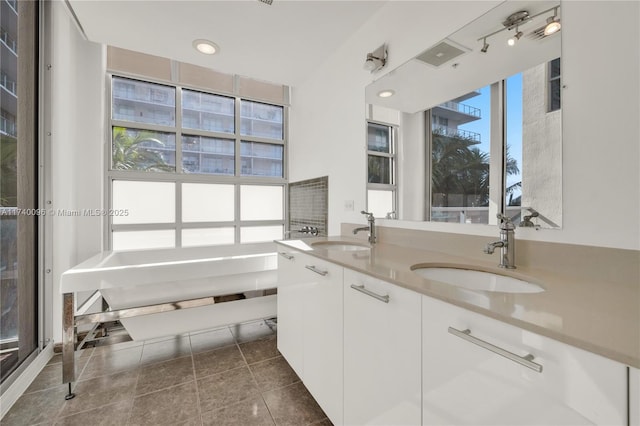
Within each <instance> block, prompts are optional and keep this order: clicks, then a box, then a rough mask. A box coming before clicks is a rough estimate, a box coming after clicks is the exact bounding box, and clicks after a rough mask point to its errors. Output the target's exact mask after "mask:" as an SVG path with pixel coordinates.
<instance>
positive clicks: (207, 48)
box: [193, 38, 220, 55]
mask: <svg viewBox="0 0 640 426" xmlns="http://www.w3.org/2000/svg"><path fill="white" fill-rule="evenodd" d="M193 47H194V48H195V49H196V50H197V51H198V52H200V53H204V54H205V55H213V54H215V53H216V52H218V50H220V48H219V47H218V45H217V44H215V43H214V42H212V41H209V40H205V39H202V38H199V39H197V40H193Z"/></svg>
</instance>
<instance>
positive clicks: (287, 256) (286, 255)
mask: <svg viewBox="0 0 640 426" xmlns="http://www.w3.org/2000/svg"><path fill="white" fill-rule="evenodd" d="M278 254H279V255H280V256H282V257H284V258H285V259H287V260H292V259H293V256H292V255H290V254H287V253H284V252H281V251H280V252H278Z"/></svg>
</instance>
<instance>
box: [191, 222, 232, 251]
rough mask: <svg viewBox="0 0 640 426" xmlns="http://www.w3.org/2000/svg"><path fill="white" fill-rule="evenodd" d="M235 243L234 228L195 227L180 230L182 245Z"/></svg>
mask: <svg viewBox="0 0 640 426" xmlns="http://www.w3.org/2000/svg"><path fill="white" fill-rule="evenodd" d="M233 243H235V229H234V228H233V227H231V228H197V229H183V230H182V247H195V246H215V245H222V244H233Z"/></svg>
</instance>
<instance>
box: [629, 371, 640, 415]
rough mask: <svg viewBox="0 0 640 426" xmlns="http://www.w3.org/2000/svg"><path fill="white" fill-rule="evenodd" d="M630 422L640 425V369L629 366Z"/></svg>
mask: <svg viewBox="0 0 640 426" xmlns="http://www.w3.org/2000/svg"><path fill="white" fill-rule="evenodd" d="M629 424H630V425H631V426H640V370H638V369H637V368H629Z"/></svg>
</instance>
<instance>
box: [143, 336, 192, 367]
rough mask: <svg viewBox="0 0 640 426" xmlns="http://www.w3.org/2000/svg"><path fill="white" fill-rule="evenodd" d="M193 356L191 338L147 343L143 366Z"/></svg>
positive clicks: (144, 349)
mask: <svg viewBox="0 0 640 426" xmlns="http://www.w3.org/2000/svg"><path fill="white" fill-rule="evenodd" d="M186 355H191V343H190V341H189V336H181V337H177V338H174V339H168V340H163V341H160V342H155V343H147V342H145V344H144V347H143V348H142V359H141V361H140V362H141V363H142V364H145V365H146V364H154V363H157V362H164V361H169V360H172V359H175V358H181V357H183V356H186Z"/></svg>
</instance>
